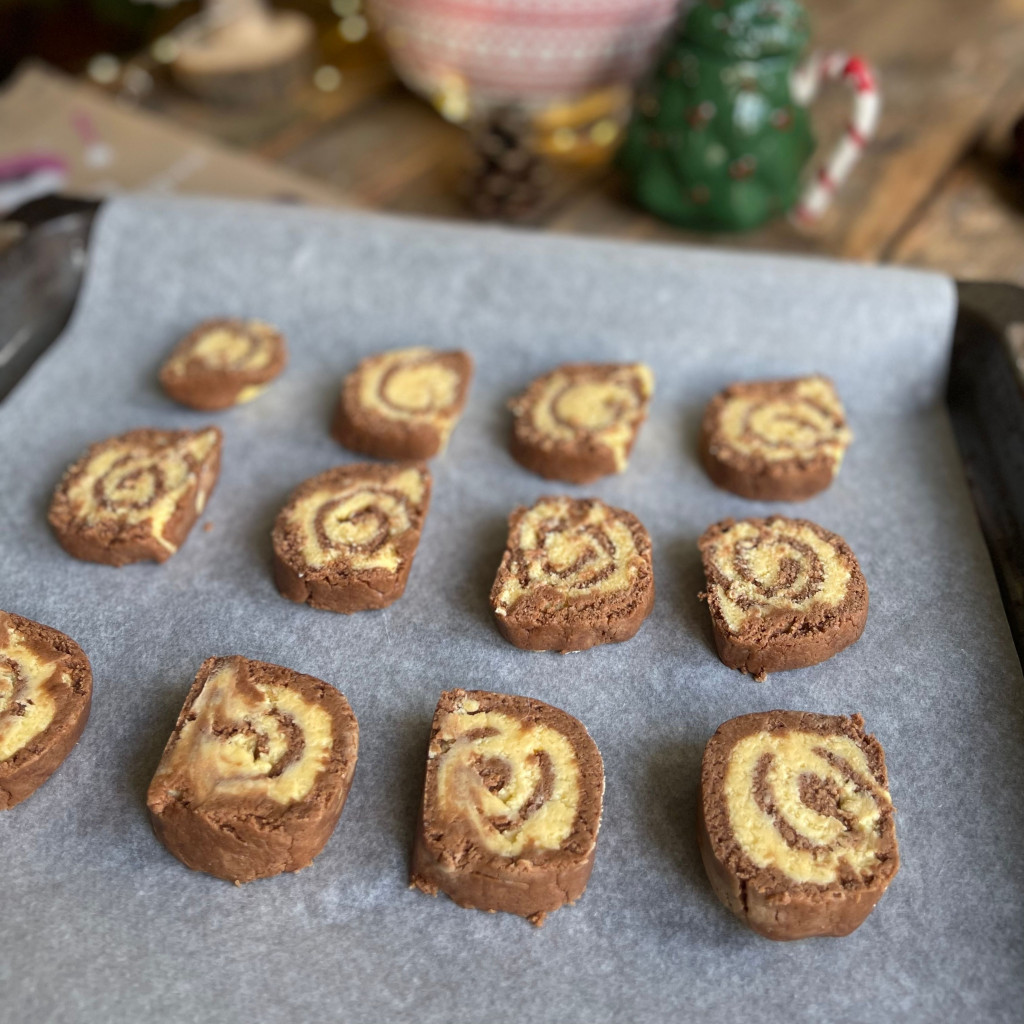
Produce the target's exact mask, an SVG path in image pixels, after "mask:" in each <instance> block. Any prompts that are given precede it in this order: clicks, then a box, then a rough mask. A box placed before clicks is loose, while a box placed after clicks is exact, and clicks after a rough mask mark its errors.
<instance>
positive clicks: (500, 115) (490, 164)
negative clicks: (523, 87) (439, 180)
mask: <svg viewBox="0 0 1024 1024" xmlns="http://www.w3.org/2000/svg"><path fill="white" fill-rule="evenodd" d="M529 136H530V122H529V119H528V118H527V117H526V116H525V115H524V114H523V113H522V112H521V111H519V110H518V109H516V108H514V107H502V108H500V109H498V110H495V111H494V112H493V113H492V114H491V115H490V116H489V117H488V118H487V119H486V120H485V121H484V122H483V123H482V124H480V125H479V126H478V127H477V128H475V129H474V130H473V131H472V133H471V142H472V146H473V154H474V160H473V164H472V166H471V168H470V171H469V174H468V175H467V177H466V182H465V194H466V201H467V202H468V204H469V206H470V208H471V209H472V210H473V212H474V213H475V214H476V215H477V216H478V217H482V218H484V219H486V220H504V221H525V220H529V219H530V218H532V217H534V216H535V215H536V214H537V212H538V211H539V210H540V207H541V205H542V204H543V202H544V196H545V185H546V177H547V175H546V168H545V167H544V164H543V162H542V160H541V158H540V157H539V156H537V154H536V153H534V152H533V150H532V149H531V148H530V143H529Z"/></svg>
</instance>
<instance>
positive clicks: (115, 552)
mask: <svg viewBox="0 0 1024 1024" xmlns="http://www.w3.org/2000/svg"><path fill="white" fill-rule="evenodd" d="M220 450H221V432H220V431H219V430H218V429H217V428H216V427H207V428H206V429H205V430H198V431H195V432H193V431H189V430H149V429H146V430H132V431H129V432H128V433H127V434H122V435H121V436H120V437H111V438H108V439H107V440H106V441H100V442H99V443H98V444H94V445H93V446H92V447H91V448H90V449H89V450H88V451H87V452H86V453H85V455H83V456H82V458H80V459H79V460H78V461H77V462H76V463H75V464H74V465H73V466H71V468H70V469H69V470H68V471H67V472H66V473H65V474H64V478H63V479H62V480H61V482H60V483H59V484H58V485H57V490H56V491H55V492H54V495H53V501H52V503H51V504H50V517H49V518H50V525H51V526H52V527H53V529H54V532H55V533H56V535H57V539H58V540H59V541H60V543H61V546H62V547H63V548H64V550H65V551H67V552H68V553H69V554H71V555H74V556H75V558H82V559H84V560H85V561H87V562H105V563H106V564H107V565H127V564H128V563H129V562H140V561H143V560H146V559H150V560H152V561H156V562H164V561H166V560H167V559H168V558H170V557H171V555H173V554H174V553H175V551H177V550H178V548H180V547H181V545H182V544H184V542H185V538H186V537H188V534H189V531H190V530H191V529H192V526H193V525H194V524H195V521H196V520H197V519H198V518H199V516H200V515H201V514H202V512H203V509H204V508H205V506H206V501H207V499H208V498H209V496H210V492H211V491H212V490H213V487H214V484H216V482H217V474H218V473H219V472H220Z"/></svg>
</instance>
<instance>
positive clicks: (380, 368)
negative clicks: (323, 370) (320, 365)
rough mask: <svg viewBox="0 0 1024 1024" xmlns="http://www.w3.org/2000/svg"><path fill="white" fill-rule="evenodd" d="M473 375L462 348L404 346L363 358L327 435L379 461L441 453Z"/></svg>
mask: <svg viewBox="0 0 1024 1024" xmlns="http://www.w3.org/2000/svg"><path fill="white" fill-rule="evenodd" d="M472 376H473V360H472V359H470V357H469V356H468V355H467V354H466V353H465V352H437V351H435V350H434V349H430V348H404V349H396V350H394V351H391V352H382V353H381V354H380V355H376V356H370V357H369V358H368V359H364V360H363V361H362V362H361V363H360V364H359V365H358V366H357V367H356V368H355V370H354V371H353V372H352V373H350V374H349V375H348V377H346V378H345V382H344V384H343V385H342V388H341V397H340V399H339V401H338V408H337V412H336V413H335V416H334V425H333V426H332V428H331V433H332V434H333V435H334V437H335V439H336V440H337V441H340V442H341V444H343V445H344V446H345V447H346V448H350V449H351V450H352V451H356V452H363V453H364V454H366V455H372V456H374V457H375V458H378V459H429V458H431V457H433V456H434V455H437V454H438V453H440V452H442V451H444V449H445V446H446V445H447V444H448V438H449V436H450V435H451V432H452V429H453V428H454V426H455V424H456V422H457V421H458V418H459V416H460V414H461V413H462V408H463V406H464V405H465V404H466V393H467V392H468V390H469V382H470V379H471V377H472Z"/></svg>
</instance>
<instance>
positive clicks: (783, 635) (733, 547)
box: [698, 516, 868, 679]
mask: <svg viewBox="0 0 1024 1024" xmlns="http://www.w3.org/2000/svg"><path fill="white" fill-rule="evenodd" d="M698 545H699V547H700V552H701V556H702V558H703V560H704V575H705V577H706V579H707V591H706V593H705V594H703V595H702V596H703V597H706V599H707V602H708V609H709V610H710V612H711V624H712V627H713V629H714V634H715V646H716V647H717V648H718V655H719V657H720V658H721V659H722V661H723V662H724V663H725V664H726V665H728V666H729V667H730V668H738V669H740V670H741V671H742V672H748V673H749V674H750V675H752V676H754V677H755V678H757V679H764V677H765V675H766V674H767V673H769V672H781V671H783V670H784V669H790V668H804V667H805V666H807V665H816V664H817V663H818V662H820V661H824V660H825V659H826V658H831V657H832V655H833V654H836V653H838V652H839V651H841V650H843V648H844V647H848V646H849V645H850V644H852V643H853V642H854V641H855V640H857V639H859V637H860V635H861V633H863V631H864V623H865V622H866V621H867V617H868V586H867V582H866V581H865V579H864V574H863V573H862V572H861V570H860V566H859V565H858V563H857V559H856V557H855V556H854V554H853V552H852V551H851V550H850V547H849V545H848V544H847V543H846V541H845V540H843V538H842V537H840V536H838V535H837V534H835V533H831V532H829V531H828V530H826V529H824V528H823V527H821V526H818V525H817V523H812V522H810V521H808V520H806V519H787V518H785V517H784V516H770V517H769V518H767V519H740V520H738V521H737V520H733V519H725V520H723V521H722V522H720V523H716V524H715V525H714V526H711V527H709V528H708V529H707V531H706V532H705V533H704V535H703V536H702V537H701V538H700V540H699V541H698Z"/></svg>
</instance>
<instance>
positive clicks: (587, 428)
mask: <svg viewBox="0 0 1024 1024" xmlns="http://www.w3.org/2000/svg"><path fill="white" fill-rule="evenodd" d="M653 391H654V375H653V374H652V373H651V371H650V369H649V368H648V367H646V366H644V365H643V364H642V363H566V364H565V365H564V366H559V367H558V368H557V369H555V370H552V371H551V373H548V374H545V375H544V376H543V377H538V378H537V379H536V380H535V381H534V382H533V383H532V384H531V385H530V386H529V387H528V388H527V389H526V391H525V392H523V394H522V395H520V396H519V397H518V398H515V399H513V400H512V402H511V403H510V407H511V409H512V414H513V417H514V419H513V424H512V441H511V445H510V450H511V452H512V455H513V457H514V458H515V459H516V460H517V461H518V462H519V463H521V464H522V465H523V466H525V467H526V468H527V469H529V470H532V471H533V472H534V473H537V474H538V475H539V476H543V477H547V478H548V479H554V480H567V481H569V482H570V483H575V484H583V483H589V482H590V481H592V480H597V479H598V478H599V477H602V476H607V475H608V474H609V473H621V472H622V471H623V470H624V469H625V468H626V464H627V461H628V459H629V453H630V452H631V451H632V450H633V443H634V442H635V441H636V436H637V432H638V431H639V429H640V425H641V424H642V423H643V422H644V420H645V419H647V406H648V404H649V402H650V398H651V395H652V393H653Z"/></svg>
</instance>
